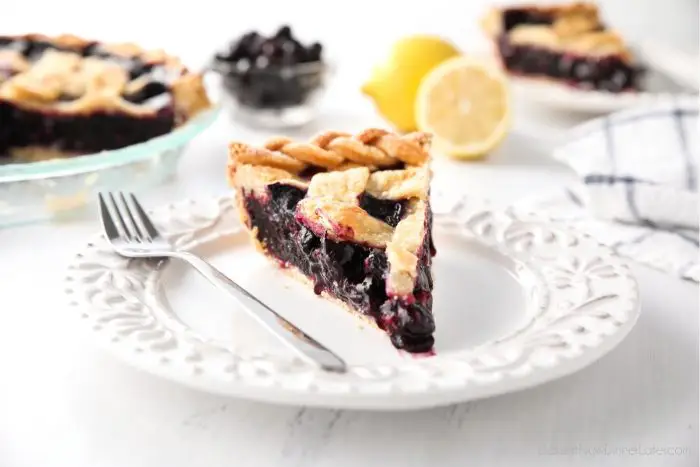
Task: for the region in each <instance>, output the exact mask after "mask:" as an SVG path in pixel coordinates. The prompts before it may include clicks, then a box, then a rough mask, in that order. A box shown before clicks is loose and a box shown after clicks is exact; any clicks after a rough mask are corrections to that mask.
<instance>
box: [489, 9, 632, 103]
mask: <svg viewBox="0 0 700 467" xmlns="http://www.w3.org/2000/svg"><path fill="white" fill-rule="evenodd" d="M483 26H484V29H485V30H486V32H487V33H488V34H489V35H490V36H491V37H492V38H493V40H494V44H495V48H496V51H497V53H498V55H499V57H500V59H501V62H502V63H503V66H504V67H505V69H506V70H508V71H509V72H510V73H512V74H515V75H521V76H528V77H536V78H547V79H551V80H556V81H558V82H563V83H566V84H568V85H571V86H575V87H579V88H582V89H592V90H600V91H608V92H624V91H634V90H638V89H639V88H640V85H641V79H642V70H641V68H640V67H639V66H638V65H637V64H636V63H635V61H634V58H633V57H632V54H631V52H630V50H629V48H628V47H627V45H626V44H625V42H624V41H623V39H622V37H621V36H620V35H619V34H617V33H616V32H614V31H611V30H609V29H607V28H606V26H605V25H604V24H603V23H602V21H601V18H600V15H599V12H598V8H597V7H596V6H595V5H594V4H590V3H574V4H570V5H562V6H552V7H539V6H522V7H510V8H504V9H494V10H492V11H491V12H490V13H489V14H488V15H487V16H486V17H485V18H484V21H483Z"/></svg>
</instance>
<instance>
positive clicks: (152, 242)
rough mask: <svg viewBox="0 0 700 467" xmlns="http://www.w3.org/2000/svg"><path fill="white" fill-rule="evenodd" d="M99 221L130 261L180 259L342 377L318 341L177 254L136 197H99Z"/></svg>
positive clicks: (210, 269) (203, 265)
mask: <svg viewBox="0 0 700 467" xmlns="http://www.w3.org/2000/svg"><path fill="white" fill-rule="evenodd" d="M99 204H100V218H101V219H102V225H103V227H104V231H105V235H106V236H107V239H108V240H109V243H110V244H111V245H112V247H113V248H114V250H115V251H116V252H117V253H119V254H120V255H122V256H126V257H129V258H166V257H167V258H178V259H181V260H183V261H185V262H187V263H189V264H190V265H191V266H193V267H194V268H195V269H196V270H197V271H198V272H199V273H200V274H201V275H202V276H204V277H205V278H206V279H208V280H209V282H211V283H212V284H214V286H216V287H217V288H218V289H220V290H223V291H224V292H227V293H228V294H230V295H232V296H233V297H234V298H235V299H236V300H237V301H238V303H240V304H241V305H242V306H243V309H245V310H246V311H247V312H248V313H249V314H250V315H251V316H253V317H254V318H255V319H257V321H258V322H259V323H261V324H262V325H263V326H264V327H265V328H267V329H268V330H269V331H270V332H272V334H274V335H275V336H276V337H277V338H278V339H279V340H281V341H282V342H283V343H284V344H286V345H287V346H289V347H290V348H292V349H293V350H295V351H296V352H297V353H298V354H299V355H300V356H301V357H302V358H304V359H305V360H307V361H309V362H311V363H315V364H317V365H319V366H320V367H321V368H323V369H324V370H328V371H334V372H339V373H343V372H345V371H346V369H347V367H346V364H345V362H344V361H343V360H342V359H341V358H340V357H338V356H337V355H336V354H335V353H333V352H332V351H330V350H328V349H327V348H326V347H324V346H323V345H322V344H320V343H319V342H318V341H316V340H315V339H313V338H311V337H309V336H308V335H307V334H306V333H305V332H303V331H302V330H300V329H299V328H297V327H296V326H295V325H293V324H292V323H290V322H289V321H287V320H286V319H284V318H283V317H282V316H280V315H279V314H277V313H276V312H275V311H274V310H272V309H271V308H270V307H268V306H267V305H265V304H264V303H262V302H261V301H260V300H258V299H257V298H255V297H254V296H253V295H251V294H250V293H249V292H248V291H246V290H245V289H243V288H242V287H241V286H239V285H238V284H236V283H235V282H234V281H232V280H231V279H229V278H228V277H227V276H226V275H225V274H224V273H222V272H221V271H219V270H218V269H216V268H215V267H214V266H212V265H211V264H209V263H207V262H206V261H204V260H203V259H202V258H200V257H198V256H196V255H194V254H192V253H189V252H187V251H178V250H176V249H175V248H174V247H173V246H172V244H170V242H169V241H168V240H167V239H166V238H165V237H163V236H162V235H161V234H160V233H159V232H158V230H157V229H156V228H155V226H154V225H153V223H152V222H151V220H150V219H149V217H148V215H146V212H145V211H144V210H143V208H142V207H141V204H140V203H139V202H138V200H137V199H136V197H135V196H134V195H133V194H131V193H129V194H128V196H124V194H123V193H121V192H120V193H119V194H118V196H117V197H115V196H114V194H112V193H106V194H105V195H103V194H102V193H100V194H99Z"/></svg>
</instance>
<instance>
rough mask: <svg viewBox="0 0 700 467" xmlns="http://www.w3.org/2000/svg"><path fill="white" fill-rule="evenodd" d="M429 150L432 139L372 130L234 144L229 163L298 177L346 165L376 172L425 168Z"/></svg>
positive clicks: (232, 144)
mask: <svg viewBox="0 0 700 467" xmlns="http://www.w3.org/2000/svg"><path fill="white" fill-rule="evenodd" d="M429 146H430V135H427V134H425V133H410V134H408V135H396V134H394V133H390V132H388V131H386V130H380V129H374V128H373V129H368V130H365V131H363V132H360V133H358V134H357V135H355V136H352V135H349V134H347V133H343V132H337V131H331V132H325V133H322V134H320V135H318V136H316V137H314V138H312V139H311V140H310V141H308V142H294V141H291V140H290V139H288V138H279V137H277V138H273V139H271V140H270V141H268V142H267V143H266V144H265V145H264V147H263V148H256V147H253V146H250V145H247V144H245V143H237V142H234V143H231V144H230V145H229V163H237V162H240V163H245V164H256V165H263V166H265V165H266V166H270V167H276V168H280V169H284V170H288V171H290V172H293V173H299V172H301V171H303V170H304V169H305V168H306V167H308V166H309V165H313V166H316V167H321V168H323V169H326V170H333V169H335V168H336V167H340V166H341V165H343V164H345V163H351V164H353V166H365V167H371V168H373V169H374V168H377V167H378V168H382V167H391V166H395V165H397V164H401V163H403V164H407V165H420V164H423V163H425V162H426V161H428V159H429V157H430V156H429V152H428V148H429ZM343 168H346V167H343Z"/></svg>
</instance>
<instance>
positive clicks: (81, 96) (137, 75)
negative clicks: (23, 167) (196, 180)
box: [0, 34, 210, 161]
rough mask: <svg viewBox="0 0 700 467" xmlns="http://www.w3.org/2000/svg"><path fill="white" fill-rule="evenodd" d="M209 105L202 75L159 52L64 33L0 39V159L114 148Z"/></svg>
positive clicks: (151, 134)
mask: <svg viewBox="0 0 700 467" xmlns="http://www.w3.org/2000/svg"><path fill="white" fill-rule="evenodd" d="M209 106H210V103H209V100H208V98H207V95H206V92H205V90H204V86H203V83H202V77H201V75H199V74H195V73H191V72H190V71H188V70H187V68H185V67H184V66H183V65H182V64H181V63H180V62H179V60H178V59H177V58H174V57H172V56H169V55H167V54H165V53H164V52H162V51H146V50H143V49H141V48H140V47H138V46H136V45H134V44H104V43H99V42H94V41H88V40H84V39H81V38H78V37H75V36H68V35H63V36H59V37H53V38H52V37H46V36H42V35H36V34H32V35H25V36H12V37H8V36H0V122H1V123H0V157H3V156H4V157H8V156H9V157H11V158H12V159H13V160H19V161H35V160H44V159H52V158H57V157H70V156H75V155H80V154H89V153H94V152H98V151H102V150H109V149H118V148H121V147H125V146H129V145H131V144H135V143H141V142H144V141H146V140H149V139H151V138H153V137H156V136H160V135H163V134H166V133H168V132H170V131H171V130H173V129H174V128H175V127H177V126H179V125H182V124H183V123H184V122H186V121H187V120H189V119H190V118H192V117H193V116H194V115H195V114H197V113H198V112H200V111H201V110H203V109H205V108H207V107H209Z"/></svg>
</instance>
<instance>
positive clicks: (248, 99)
mask: <svg viewBox="0 0 700 467" xmlns="http://www.w3.org/2000/svg"><path fill="white" fill-rule="evenodd" d="M212 69H213V71H214V72H216V73H217V74H218V75H219V76H220V78H221V84H222V88H223V93H222V94H223V102H224V104H225V105H227V107H229V108H230V109H231V110H232V112H233V115H234V117H235V118H236V119H237V120H239V121H241V122H243V123H245V124H248V125H251V126H256V127H263V128H289V127H298V126H302V125H305V124H306V123H309V122H310V121H311V120H313V119H314V117H315V116H316V114H317V112H318V108H319V103H320V101H321V99H322V97H323V94H324V91H325V88H326V85H327V83H328V80H329V78H330V75H331V67H330V66H329V65H328V63H327V62H326V61H325V60H324V59H323V47H322V46H321V44H320V43H318V42H314V43H312V44H309V45H305V44H302V43H301V42H300V41H299V40H297V39H296V38H295V37H294V35H293V33H292V30H291V28H290V27H289V26H286V25H285V26H282V27H280V28H279V30H278V31H277V32H276V33H275V34H274V35H272V36H269V37H265V36H263V35H261V34H259V33H258V32H255V31H251V32H248V33H246V34H244V35H243V36H241V37H240V38H238V39H236V40H234V41H232V42H231V43H230V44H229V45H228V47H227V48H226V49H225V50H223V51H221V52H219V53H217V54H216V55H215V57H214V60H213V63H212Z"/></svg>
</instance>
